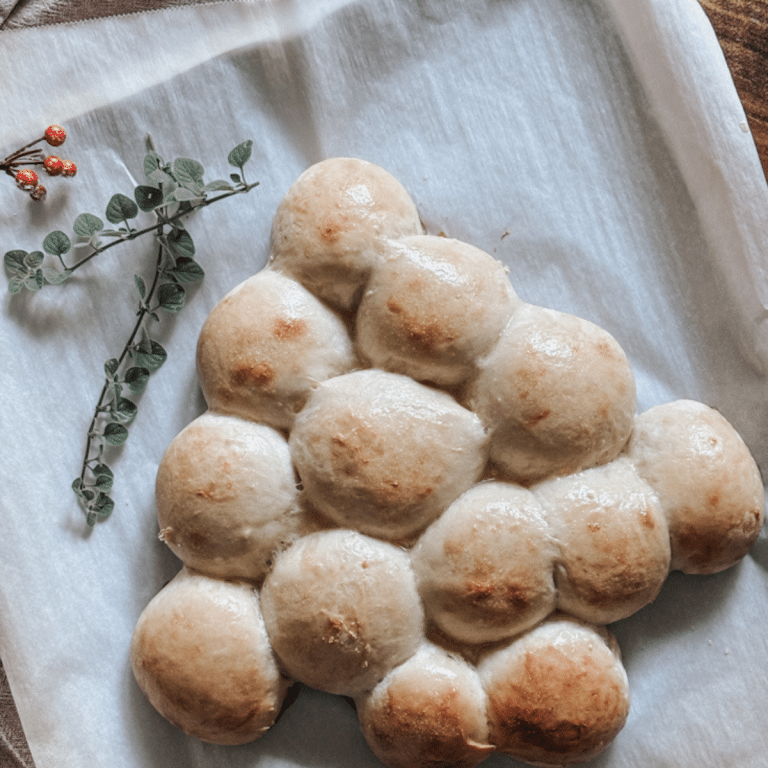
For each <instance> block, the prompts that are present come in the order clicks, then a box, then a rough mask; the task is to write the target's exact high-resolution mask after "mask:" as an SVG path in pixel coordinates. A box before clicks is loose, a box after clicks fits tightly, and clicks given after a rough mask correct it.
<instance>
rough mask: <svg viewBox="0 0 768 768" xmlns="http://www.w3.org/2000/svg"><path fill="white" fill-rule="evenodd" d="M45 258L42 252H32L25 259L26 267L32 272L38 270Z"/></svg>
mask: <svg viewBox="0 0 768 768" xmlns="http://www.w3.org/2000/svg"><path fill="white" fill-rule="evenodd" d="M44 258H45V254H44V253H43V252H42V251H32V253H28V254H27V255H26V256H25V257H24V266H25V267H27V269H30V270H32V269H37V268H38V267H39V266H40V265H41V264H42V263H43V259H44Z"/></svg>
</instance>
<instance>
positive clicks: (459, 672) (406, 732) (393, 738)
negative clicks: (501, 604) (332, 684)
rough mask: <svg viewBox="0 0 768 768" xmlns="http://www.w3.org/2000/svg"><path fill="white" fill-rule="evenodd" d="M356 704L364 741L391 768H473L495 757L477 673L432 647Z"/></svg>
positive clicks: (424, 646)
mask: <svg viewBox="0 0 768 768" xmlns="http://www.w3.org/2000/svg"><path fill="white" fill-rule="evenodd" d="M356 704H357V712H358V715H359V717H360V725H361V728H362V731H363V735H364V736H365V739H366V741H367V742H368V744H369V746H370V747H371V750H372V751H373V753H374V754H375V755H376V756H377V757H378V758H379V759H380V760H381V761H382V762H383V763H384V764H385V765H387V766H388V767H389V768H437V767H438V766H442V767H443V768H473V766H475V765H477V764H478V763H480V762H481V761H483V760H484V759H485V758H486V757H487V756H488V755H489V754H490V753H492V752H493V751H494V750H493V747H492V746H491V745H490V744H489V743H488V717H487V714H486V696H485V691H484V690H483V687H482V685H481V683H480V677H479V676H478V674H477V671H476V670H475V668H474V667H473V666H471V665H470V664H468V663H467V662H466V661H464V659H462V658H461V657H460V656H457V655H455V654H452V653H449V652H448V651H445V650H444V649H442V648H440V647H438V646H436V645H434V644H433V643H430V642H426V641H425V642H424V643H423V644H422V645H421V646H420V647H419V649H418V650H417V651H416V653H415V654H414V655H413V656H411V658H409V659H408V660H407V661H405V662H403V663H402V664H401V665H400V666H398V667H395V669H393V670H392V671H391V672H389V673H388V674H387V676H386V677H385V678H384V679H383V680H382V681H381V682H380V683H379V684H378V685H377V686H376V687H375V688H374V689H373V691H371V692H370V693H367V694H365V695H363V696H360V697H359V698H358V699H357V701H356Z"/></svg>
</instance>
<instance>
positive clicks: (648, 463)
mask: <svg viewBox="0 0 768 768" xmlns="http://www.w3.org/2000/svg"><path fill="white" fill-rule="evenodd" d="M627 455H628V456H629V458H630V459H631V460H632V461H633V462H634V464H635V466H636V467H637V471H638V472H639V473H640V475H642V477H644V478H645V479H646V480H647V482H648V483H649V484H650V485H651V486H652V487H653V489H654V490H655V491H656V493H657V494H658V496H659V499H660V500H661V505H662V507H663V509H664V513H665V514H666V516H667V520H668V523H669V530H670V535H671V541H672V568H673V569H676V570H680V571H683V572H684V573H697V574H705V573H716V572H718V571H722V570H723V569H725V568H729V567H730V566H732V565H734V564H735V563H737V562H738V561H739V560H741V558H743V557H744V555H746V553H747V552H748V550H749V548H750V547H751V546H752V545H753V544H754V543H755V540H756V539H757V537H758V534H759V533H760V529H761V528H762V526H763V522H764V519H765V488H764V487H763V482H762V479H761V477H760V471H759V469H758V467H757V465H756V464H755V460H754V459H753V458H752V455H751V453H750V451H749V448H747V446H746V445H745V444H744V441H743V440H742V439H741V437H740V436H739V434H738V433H737V432H736V430H735V429H734V428H733V427H732V426H731V425H730V424H729V423H728V421H727V420H726V419H725V418H724V417H723V416H722V415H721V414H720V413H718V412H717V411H716V410H714V409H713V408H710V407H709V406H707V405H704V404H703V403H697V402H694V401H692V400H677V401H675V402H672V403H665V404H664V405H658V406H656V407H654V408H651V409H650V410H648V411H646V412H645V413H643V414H641V415H640V416H638V417H637V420H636V422H635V429H634V432H633V435H632V439H631V441H630V444H629V446H628V449H627Z"/></svg>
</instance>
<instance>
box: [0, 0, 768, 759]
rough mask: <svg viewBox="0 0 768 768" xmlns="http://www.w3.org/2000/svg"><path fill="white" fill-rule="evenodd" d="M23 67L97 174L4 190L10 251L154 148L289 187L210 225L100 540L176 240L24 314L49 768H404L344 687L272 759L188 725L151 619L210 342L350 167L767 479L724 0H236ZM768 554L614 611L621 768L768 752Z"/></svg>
mask: <svg viewBox="0 0 768 768" xmlns="http://www.w3.org/2000/svg"><path fill="white" fill-rule="evenodd" d="M0 67H2V69H1V70H0V71H2V72H3V90H4V97H5V104H6V107H7V108H6V109H5V110H4V111H3V113H2V115H0V152H3V151H4V150H5V151H8V152H10V151H11V150H12V149H14V148H16V147H17V146H19V145H20V144H22V143H25V142H26V141H29V140H30V139H31V138H34V137H35V136H37V135H40V134H41V133H42V130H43V129H44V127H45V126H46V125H47V124H48V123H50V122H61V123H63V124H65V125H66V127H67V130H68V132H69V136H70V138H69V139H68V141H67V143H66V144H65V145H64V146H63V147H62V154H63V155H65V156H67V157H71V158H72V159H73V160H75V161H76V162H77V163H78V166H79V173H78V176H77V177H76V178H75V179H73V180H68V181H65V180H61V179H51V180H50V181H49V182H47V183H46V185H47V186H48V188H49V197H48V200H47V201H46V202H45V203H43V204H39V203H34V202H32V201H31V200H29V199H28V198H26V197H25V196H24V195H22V194H21V193H20V192H19V191H18V190H16V189H15V188H14V187H13V184H12V183H11V181H10V180H8V183H4V184H2V185H0V238H1V239H2V243H0V244H1V245H2V251H3V252H5V251H7V250H11V249H15V248H23V249H25V250H29V251H32V250H35V249H38V248H40V245H41V243H42V240H43V238H44V236H45V235H46V234H47V233H48V232H50V231H51V230H54V229H65V230H69V227H71V223H72V222H73V221H74V218H75V217H76V216H77V215H78V214H80V213H82V212H86V211H87V212H90V213H94V214H97V215H100V216H103V212H104V208H105V206H106V203H107V201H108V200H109V198H110V196H111V195H112V194H113V193H115V192H122V193H124V194H128V195H131V194H132V189H133V187H134V186H135V184H137V183H142V182H143V177H142V161H143V154H144V146H143V143H144V135H145V134H146V133H151V134H152V136H153V138H154V141H155V143H156V145H157V148H158V150H159V151H160V153H161V154H162V155H164V156H165V157H166V158H167V159H171V158H173V157H177V156H187V157H192V158H195V159H198V160H200V161H202V162H203V163H204V165H205V166H206V169H207V178H208V179H213V178H220V177H226V175H227V174H228V173H229V172H230V170H231V169H230V168H229V167H228V166H227V165H226V155H227V153H228V151H229V150H230V149H231V148H232V147H234V146H235V145H236V144H238V143H240V142H241V141H243V140H245V139H248V138H250V139H253V140H254V154H253V159H252V160H251V162H250V163H249V166H248V167H247V170H248V173H249V176H250V179H251V180H252V179H258V180H259V181H260V186H259V187H258V188H257V189H255V190H253V191H252V192H251V193H249V194H248V195H242V196H239V197H236V198H233V199H232V200H230V201H227V202H223V203H220V204H217V205H215V206H210V207H209V208H207V209H206V210H205V211H202V212H200V213H199V214H197V215H196V216H195V217H194V218H193V219H191V220H190V222H189V224H188V227H189V230H190V232H191V233H192V235H193V237H194V240H195V243H196V246H197V258H198V260H199V261H200V262H201V263H202V265H203V266H204V268H205V270H206V273H207V276H206V278H205V281H204V283H203V284H202V286H201V287H200V288H199V289H197V290H195V291H193V293H192V296H191V297H190V300H189V304H188V306H187V307H186V308H185V309H184V311H183V313H182V314H181V315H180V316H179V317H178V318H176V319H175V320H170V322H165V323H163V326H162V330H161V331H160V336H159V338H160V340H161V342H162V343H163V345H164V346H165V347H166V349H167V350H168V352H169V359H168V362H167V363H166V364H165V366H164V367H163V368H162V369H161V370H160V371H159V372H158V373H157V374H155V375H154V376H153V378H152V380H151V382H150V386H149V387H148V389H147V391H146V393H145V394H144V395H142V396H141V397H140V399H139V401H138V402H139V413H138V417H137V419H136V421H135V423H134V425H133V426H132V427H131V435H130V438H129V440H128V442H127V443H126V445H125V446H124V447H123V448H121V449H119V451H117V452H116V453H115V454H114V455H113V456H111V457H110V463H111V464H112V466H113V468H114V470H115V472H116V476H117V477H116V483H115V487H114V494H113V495H114V497H115V500H116V508H115V511H114V513H113V515H112V517H111V518H110V519H109V520H108V521H107V522H106V523H104V524H102V525H99V526H97V527H96V528H95V529H94V530H87V529H86V527H85V525H84V519H83V516H82V513H81V512H80V510H79V508H78V506H77V503H76V500H75V497H74V496H73V494H72V492H71V491H70V489H69V488H70V484H71V481H72V479H73V478H74V477H75V476H77V475H78V474H79V469H80V460H81V455H82V451H83V448H84V441H85V431H86V428H87V425H88V423H89V421H90V418H91V414H92V410H93V407H94V405H95V402H96V399H97V397H98V393H99V390H100V389H101V385H102V382H103V378H102V376H103V374H102V366H103V363H104V361H105V360H106V359H108V358H110V357H112V356H115V355H116V354H118V353H119V351H120V350H121V349H122V345H123V344H124V343H125V340H126V337H127V334H128V331H129V329H130V327H131V325H132V322H133V317H134V311H135V298H134V296H133V295H132V293H131V290H132V284H133V274H134V273H135V272H139V273H147V272H148V271H149V270H150V269H151V265H152V262H153V259H154V252H153V249H152V247H151V245H145V244H143V243H142V242H141V241H139V242H137V243H135V244H133V245H132V246H121V247H120V248H115V249H113V250H111V251H109V252H108V253H105V254H104V255H103V256H102V257H99V259H97V260H95V261H94V262H93V263H92V264H91V265H90V266H89V267H88V268H87V269H83V270H82V271H81V272H79V273H78V274H77V276H76V278H74V279H73V280H72V281H71V282H70V283H68V284H67V285H66V286H65V287H63V288H55V287H47V288H45V289H44V290H43V291H42V292H41V293H40V294H37V295H30V294H24V295H18V296H15V297H10V296H5V297H4V298H3V299H2V325H0V345H1V346H0V351H1V352H2V358H3V365H2V369H0V386H1V387H2V389H1V390H0V391H2V392H3V394H4V404H3V406H4V407H3V408H2V409H0V434H2V440H3V463H2V482H3V485H2V488H3V494H2V501H1V502H0V657H2V659H3V663H4V665H5V668H6V671H7V674H8V678H9V680H10V682H11V686H12V689H13V692H14V695H15V698H16V701H17V704H18V708H19V711H20V715H21V717H22V721H23V724H24V727H25V730H26V732H27V735H28V738H29V741H30V746H31V749H32V753H33V756H34V758H35V761H36V764H37V766H38V768H61V766H66V767H67V768H102V767H103V768H122V767H123V766H125V768H129V767H130V768H160V766H162V767H163V768H176V767H178V768H182V766H183V767H184V768H187V767H189V766H193V767H194V768H203V766H205V767H206V768H208V767H213V766H215V767H216V768H236V767H238V768H239V767H243V768H245V767H247V768H255V767H256V766H258V767H259V768H282V767H283V766H300V767H301V768H310V767H311V766H328V767H329V768H330V767H331V766H333V768H352V767H353V766H354V767H355V768H361V767H362V768H365V766H371V768H373V766H376V765H378V763H377V761H376V760H375V759H374V758H373V757H372V756H371V755H370V753H369V751H368V749H367V747H366V745H365V743H364V741H363V739H362V736H361V735H360V733H359V730H358V726H357V722H356V717H355V715H354V712H353V711H352V709H351V708H350V707H349V706H348V705H347V704H346V703H345V702H344V701H343V700H341V699H339V698H334V697H332V696H326V695H323V694H320V693H317V692H313V691H308V690H305V691H303V692H302V693H301V695H300V696H299V699H298V701H297V702H296V703H295V704H294V705H293V706H292V707H291V708H290V709H289V710H288V711H287V713H286V714H285V715H284V717H283V718H282V719H281V720H280V721H279V723H278V724H277V725H276V726H275V727H274V728H273V729H272V731H270V732H269V733H268V734H267V735H266V736H265V737H264V738H263V739H261V740H260V741H259V742H256V743H254V744H252V745H248V746H245V747H237V748H219V747H213V746H211V745H205V744H202V743H200V742H198V741H196V740H195V739H190V738H187V737H185V736H183V734H181V733H180V732H179V731H177V730H176V729H175V728H173V727H172V726H170V725H169V724H167V723H166V722H165V721H163V720H162V718H160V717H159V715H157V714H156V713H155V712H154V710H153V709H152V708H151V707H150V706H149V705H148V704H147V703H146V702H145V701H144V699H143V697H142V695H141V693H140V692H139V691H138V689H137V687H136V686H135V684H134V682H133V679H132V676H131V672H130V669H129V665H128V644H129V641H130V636H131V632H132V629H133V625H134V623H135V621H136V619H137V617H138V615H139V613H140V612H141V610H142V609H143V607H144V606H145V605H146V603H147V602H148V601H149V600H150V598H151V597H152V596H153V595H154V594H155V593H156V592H157V591H158V590H159V588H160V587H161V586H162V584H163V583H164V582H165V581H166V580H167V579H168V578H170V577H171V576H172V575H173V574H174V573H175V572H176V571H177V570H178V568H179V563H178V561H176V560H175V558H174V557H173V556H172V555H171V554H170V552H169V551H168V550H167V549H166V548H165V547H164V545H163V544H162V543H160V542H159V541H158V540H157V527H156V522H155V512H154V507H153V483H154V475H155V471H156V467H157V463H158V461H159V459H160V457H161V456H162V454H163V452H164V450H165V448H166V446H167V445H168V443H169V442H170V441H171V440H172V439H173V437H174V436H175V435H176V434H178V432H179V431H180V430H181V429H182V428H183V427H184V426H185V425H186V424H187V423H189V421H191V420H192V419H193V418H194V417H195V416H196V415H197V414H198V413H200V412H201V411H202V410H203V409H204V403H203V400H202V398H201V396H200V393H199V391H198V387H197V382H196V378H195V371H194V347H195V341H196V337H197V333H198V331H199V329H200V326H201V325H202V323H203V321H204V320H205V317H206V316H207V314H208V312H210V310H211V309H212V307H213V306H214V304H215V303H216V302H217V301H218V300H219V299H220V298H221V297H222V296H223V295H224V293H225V292H227V291H228V290H229V289H230V288H231V287H233V286H234V285H235V284H237V283H238V282H240V281H241V280H243V279H245V278H246V277H248V276H249V275H251V274H252V273H254V272H255V271H257V270H258V269H260V268H261V266H263V264H264V262H265V259H266V256H267V252H268V237H269V228H270V223H271V217H272V214H273V212H274V209H275V206H276V205H277V203H278V201H279V200H280V198H281V197H282V195H283V193H284V192H285V190H286V189H287V188H288V186H289V185H290V183H291V182H292V181H293V180H294V179H295V178H296V176H298V174H299V173H300V172H301V171H302V170H303V169H304V168H305V167H306V166H307V165H309V164H311V163H312V162H315V161H317V160H320V159H322V158H324V157H328V156H333V155H350V156H358V157H362V158H365V159H367V160H370V161H372V162H375V163H378V164H380V165H382V166H384V167H385V168H387V169H388V170H389V171H390V172H391V173H393V174H394V175H395V176H396V177H397V178H399V179H400V180H401V181H402V182H403V184H404V185H405V186H406V188H407V189H408V190H409V191H410V193H411V194H412V196H413V198H414V200H415V201H416V203H417V205H418V208H419V210H420V212H421V215H422V218H423V221H424V223H425V225H426V226H427V228H428V230H429V231H430V232H431V233H438V232H441V231H442V232H445V233H446V234H448V235H450V236H452V237H456V238H459V239H462V240H465V241H467V242H470V243H472V244H474V245H476V246H478V247H481V248H483V249H485V250H487V251H488V252H490V253H492V254H493V255H495V256H496V257H497V258H499V259H502V260H503V261H504V262H505V263H506V264H508V265H509V267H510V270H511V278H512V281H513V283H514V285H515V287H516V289H517V291H518V293H519V294H520V295H521V296H522V297H523V298H524V299H525V300H527V301H530V302H534V303H538V304H542V305H545V306H550V307H553V308H556V309H560V310H564V311H568V312H572V313H574V314H578V315H580V316H582V317H586V318H588V319H590V320H592V321H593V322H596V323H598V324H600V325H602V326H603V327H605V328H606V329H608V330H609V331H610V332H611V333H612V334H613V335H614V336H616V338H617V339H618V340H619V341H620V343H621V344H622V345H623V346H624V348H625V349H626V351H627V353H628V354H629V356H630V358H631V360H632V362H633V364H634V366H635V373H636V377H637V383H638V394H639V407H640V410H645V409H646V408H648V407H650V406H652V405H654V404H656V403H659V402H663V401H667V400H672V399H676V398H680V397H688V398H693V399H698V400H702V401H704V402H706V403H708V404H710V405H712V406H715V407H717V408H719V409H720V410H721V411H722V412H723V413H724V415H725V416H726V417H727V418H728V419H729V420H730V421H731V422H732V423H733V424H734V426H735V427H736V428H737V429H738V430H739V431H740V432H741V434H742V435H743V436H744V438H745V440H746V441H747V443H748V444H749V446H750V448H751V449H752V451H753V453H754V454H755V457H756V458H757V460H758V463H759V464H760V465H761V466H762V467H763V469H764V470H765V468H766V467H768V441H767V440H766V433H767V431H768V398H767V397H766V371H768V328H767V327H766V316H767V313H766V308H767V307H768V278H767V277H766V275H767V274H768V188H766V183H765V179H764V177H763V175H762V172H761V169H760V165H759V162H758V159H757V154H756V151H755V148H754V144H753V142H752V138H751V136H750V134H749V132H748V129H747V126H746V121H745V117H744V114H743V111H742V109H741V106H740V104H739V101H738V98H737V96H736V93H735V91H734V89H733V85H732V83H731V80H730V77H729V75H728V71H727V68H726V66H725V63H724V61H723V59H722V56H721V53H720V49H719V47H718V45H717V41H716V39H715V37H714V34H713V32H712V30H711V28H710V27H709V25H708V23H707V21H706V18H705V17H704V15H703V13H702V12H701V9H700V7H699V5H698V3H697V2H696V0H634V1H633V2H629V0H579V2H574V0H473V2H459V1H458V0H420V1H418V0H398V1H395V0H361V1H360V2H350V3H345V2H341V0H339V2H332V1H331V0H329V1H328V2H324V3H310V2H308V1H307V2H302V1H301V0H284V2H272V3H268V2H261V3H257V2H253V3H238V2H232V3H218V4H216V5H211V6H205V5H200V6H194V7H185V8H178V9H171V10H168V11H162V12H156V13H147V14H143V15H140V16H127V17H122V18H116V19H106V20H100V21H97V22H91V23H85V24H76V25H64V26H59V27H51V28H38V29H29V30H23V31H19V32H13V33H10V32H7V33H4V34H3V36H2V39H1V40H0ZM65 150H66V151H65ZM766 569H768V545H767V544H766V540H765V536H764V534H763V535H762V536H761V539H760V540H759V541H758V543H757V544H756V545H755V547H754V549H753V550H752V552H751V553H750V555H749V556H748V557H747V558H746V559H745V560H744V561H743V562H742V563H741V564H740V565H738V566H736V567H735V568H733V569H730V570H729V571H727V572H724V573H722V574H718V575H716V576H710V577H684V576H681V575H680V574H672V576H671V577H670V579H669V580H668V582H667V584H666V586H665V588H664V590H663V592H662V594H661V595H660V597H659V598H658V599H657V601H656V602H655V603H654V604H653V605H651V606H649V607H647V608H646V609H644V610H643V611H641V612H640V613H638V614H636V615H635V616H633V617H631V618H630V619H627V620H625V621H623V622H620V623H618V624H616V625H614V627H613V629H614V631H615V632H616V634H617V636H618V638H619V641H620V644H621V647H622V649H623V652H624V657H625V663H626V666H627V669H628V673H629V677H630V684H631V687H632V692H633V704H632V711H631V714H630V717H629V721H628V723H627V725H626V727H625V729H624V730H623V731H622V732H621V734H620V735H619V737H618V738H617V739H616V742H615V743H614V745H613V746H612V747H611V748H610V749H609V750H608V751H607V752H606V753H605V754H604V755H602V756H601V757H599V758H597V759H596V760H594V761H593V762H592V765H593V766H602V767H603V768H608V767H610V768H648V767H649V766H651V767H652V768H665V767H669V768H672V767H673V766H674V768H722V766H724V765H728V766H729V767H730V768H758V767H759V766H764V765H765V760H766V758H765V755H766V754H767V753H768V735H767V734H768V715H766V712H768V679H767V673H766V669H768V666H767V665H766V663H765V659H766V658H767V657H768V641H767V640H766V637H767V636H768V634H767V632H766V630H767V629H768V616H767V615H766V605H767V604H768V603H767V598H768V576H767V574H766ZM485 765H487V766H488V768H512V767H513V766H515V765H517V763H515V761H513V760H511V759H508V758H504V757H494V758H491V759H490V760H488V761H487V763H485Z"/></svg>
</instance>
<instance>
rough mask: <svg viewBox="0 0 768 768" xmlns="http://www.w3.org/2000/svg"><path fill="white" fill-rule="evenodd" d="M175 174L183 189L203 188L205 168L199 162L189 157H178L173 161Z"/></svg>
mask: <svg viewBox="0 0 768 768" xmlns="http://www.w3.org/2000/svg"><path fill="white" fill-rule="evenodd" d="M173 173H174V176H175V177H176V181H177V182H178V183H179V184H181V185H182V186H183V187H187V188H190V189H195V188H196V187H197V186H198V185H200V186H202V183H203V174H204V173H205V168H203V166H202V164H201V163H198V162H197V160H190V158H188V157H178V158H176V160H174V161H173Z"/></svg>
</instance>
